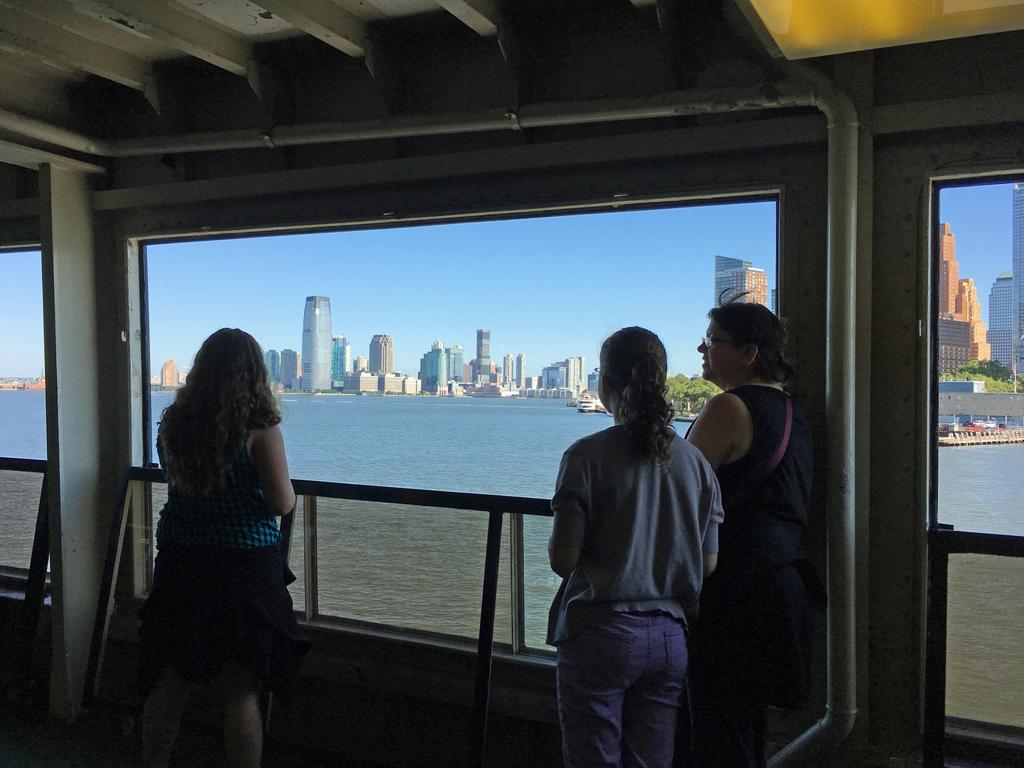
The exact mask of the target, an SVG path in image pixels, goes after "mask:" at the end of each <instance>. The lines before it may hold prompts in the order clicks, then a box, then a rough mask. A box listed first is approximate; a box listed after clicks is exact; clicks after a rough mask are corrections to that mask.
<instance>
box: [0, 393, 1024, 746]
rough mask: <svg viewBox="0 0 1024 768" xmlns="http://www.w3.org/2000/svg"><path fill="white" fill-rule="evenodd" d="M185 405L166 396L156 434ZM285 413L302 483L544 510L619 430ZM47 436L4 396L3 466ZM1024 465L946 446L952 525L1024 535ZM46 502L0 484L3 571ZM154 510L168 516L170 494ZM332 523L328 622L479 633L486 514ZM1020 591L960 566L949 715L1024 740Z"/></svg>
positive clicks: (324, 586) (492, 411)
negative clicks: (570, 470)
mask: <svg viewBox="0 0 1024 768" xmlns="http://www.w3.org/2000/svg"><path fill="white" fill-rule="evenodd" d="M171 397H172V394H171V393H165V392H154V393H153V413H154V417H155V418H154V421H155V420H156V419H157V418H159V413H160V411H161V410H162V408H163V407H164V406H165V405H166V404H167V403H169V402H170V399H171ZM280 405H281V409H282V415H283V417H284V421H283V423H282V429H283V431H284V434H285V441H286V445H287V452H288V460H289V465H290V470H291V474H292V476H293V477H295V478H302V479H307V480H326V481H334V482H350V483H365V484H370V485H388V486H403V487H411V488H427V489H436V490H453V491H471V492H483V493H496V494H507V495H513V496H526V497H540V498H547V497H549V496H550V494H551V491H552V489H553V485H554V480H555V475H556V473H557V470H558V462H559V458H560V457H561V454H562V451H564V450H565V448H566V447H568V446H569V445H570V444H571V443H572V442H573V441H574V440H576V439H578V438H580V437H583V436H584V435H587V434H590V433H592V432H595V431H597V430H600V429H604V428H606V427H608V426H610V424H611V419H610V418H609V417H607V416H605V415H601V414H580V413H577V412H576V410H575V409H571V408H567V407H565V403H564V401H559V400H532V399H522V400H520V399H485V398H428V397H400V396H394V397H374V396H363V397H356V396H332V395H325V396H311V395H291V394H288V395H284V396H283V397H282V399H281V403H280ZM44 424H45V421H44V396H43V393H41V392H7V391H0V456H17V457H25V458H43V457H44V456H45V433H44ZM681 426H685V425H681ZM155 433H156V429H155V428H154V430H153V434H154V435H155ZM1022 467H1024V445H1011V446H975V447H970V448H942V449H940V450H939V505H940V507H939V516H940V520H942V521H943V522H948V523H952V524H953V525H954V526H955V527H956V528H957V529H958V530H976V531H986V532H993V533H1010V534H1017V535H1021V534H1024V505H1021V504H1020V499H1021V498H1024V472H1022V471H1021V468H1022ZM38 495H39V479H38V478H37V477H35V476H32V475H24V474H22V473H3V474H2V476H0V563H3V564H10V565H17V566H21V567H25V566H27V563H28V555H29V550H30V547H31V536H32V526H33V521H34V516H35V509H36V505H37V503H38ZM154 497H155V503H156V505H157V506H156V508H159V503H160V498H161V489H159V488H157V489H155V491H154ZM317 513H318V514H317V518H318V525H317V542H318V550H317V557H318V576H319V578H318V610H319V613H320V615H322V616H325V617H338V618H345V619H355V620H360V621H368V622H373V623H378V624H389V625H394V626H399V627H405V628H410V629H417V630H424V631H430V632H438V633H443V634H452V635H459V636H463V637H474V636H475V635H476V631H477V622H478V619H479V595H480V586H481V576H482V573H483V549H484V541H485V537H486V525H487V521H486V515H484V514H481V513H475V512H461V511H456V510H442V509H426V508H417V507H399V506H392V505H384V504H375V503H367V502H349V501H336V500H328V499H319V500H318V507H317ZM301 522H302V515H301V511H300V514H299V515H298V519H297V520H296V523H297V524H299V525H297V527H296V536H295V538H294V540H293V547H292V552H291V561H292V566H293V570H294V571H295V572H296V574H297V575H299V577H300V578H299V581H298V582H296V584H294V585H292V594H293V597H294V600H295V603H296V607H297V608H299V607H301V606H302V605H303V604H304V600H305V597H306V595H305V590H304V584H303V579H302V577H301V574H302V570H303V563H304V554H305V553H304V552H303V548H302V537H301V535H299V533H298V532H299V531H300V530H301V527H299V526H300V525H301ZM922 525H924V521H923V516H922ZM549 532H550V520H549V519H546V518H527V519H526V521H525V525H524V545H525V566H526V568H525V582H526V584H525V586H526V634H527V643H528V645H530V646H532V647H538V648H540V647H544V646H543V641H544V628H545V623H546V618H547V609H548V606H549V605H550V602H551V598H552V596H553V595H554V592H555V590H556V589H557V586H558V581H557V578H556V577H555V576H554V574H552V573H551V571H550V570H549V568H548V565H547V552H546V543H547V537H548V534H549ZM507 538H508V537H507V528H506V536H505V552H504V555H503V559H502V572H501V580H500V582H499V604H498V616H497V623H496V628H495V636H496V639H498V640H502V641H506V642H507V641H508V639H509V637H510V605H509V592H510V586H509V579H508V573H509V570H508V562H509V558H508V550H507ZM1021 587H1024V560H1011V559H1008V558H994V557H982V556H975V555H963V556H956V557H954V558H952V559H951V563H950V600H949V657H948V666H949V669H948V682H949V685H948V692H947V699H948V701H947V707H948V710H949V714H950V715H953V716H957V717H964V718H969V719H979V720H986V721H990V722H997V723H1004V724H1009V725H1017V726H1022V727H1024V697H1021V696H1020V695H1019V691H1020V690H1024V651H1022V650H1021V645H1020V641H1019V639H1020V638H1021V637H1024V611H1021V610H1019V608H1020V597H1019V594H1020V589H1021Z"/></svg>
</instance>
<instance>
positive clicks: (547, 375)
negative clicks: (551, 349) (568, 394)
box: [540, 361, 569, 389]
mask: <svg viewBox="0 0 1024 768" xmlns="http://www.w3.org/2000/svg"><path fill="white" fill-rule="evenodd" d="M568 373H569V372H568V371H567V370H566V365H565V362H564V361H563V362H561V363H552V364H551V365H549V366H547V367H545V368H542V369H541V372H540V380H541V384H540V388H541V389H562V388H564V387H565V386H566V384H565V382H566V381H567V380H568Z"/></svg>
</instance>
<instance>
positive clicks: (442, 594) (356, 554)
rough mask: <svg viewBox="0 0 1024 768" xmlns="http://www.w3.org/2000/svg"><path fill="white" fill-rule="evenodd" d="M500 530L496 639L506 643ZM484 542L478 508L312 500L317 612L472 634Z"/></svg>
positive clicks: (505, 591)
mask: <svg viewBox="0 0 1024 768" xmlns="http://www.w3.org/2000/svg"><path fill="white" fill-rule="evenodd" d="M502 534H503V535H502V549H503V552H502V557H501V565H500V568H499V578H498V596H497V609H496V618H495V630H494V639H495V640H496V641H498V642H505V643H510V642H511V613H510V609H509V604H510V599H509V598H510V594H511V591H510V585H509V580H508V578H509V577H508V573H509V568H508V527H507V525H503V526H502ZM486 543H487V515H486V514H485V513H483V512H474V511H463V510H449V509H438V508H434V507H412V506H406V505H391V504H380V503H375V502H365V501H348V500H343V499H324V498H320V499H317V565H318V576H319V581H318V598H319V613H320V614H321V615H323V616H332V617H342V618H346V619H357V620H359V621H368V622H373V623H375V624H388V625H392V626H397V627H403V628H406V629H418V630H424V631H428V632H440V633H443V634H449V635H458V636H461V637H469V638H475V637H477V634H478V630H479V620H480V590H481V587H482V585H483V573H484V555H485V549H486Z"/></svg>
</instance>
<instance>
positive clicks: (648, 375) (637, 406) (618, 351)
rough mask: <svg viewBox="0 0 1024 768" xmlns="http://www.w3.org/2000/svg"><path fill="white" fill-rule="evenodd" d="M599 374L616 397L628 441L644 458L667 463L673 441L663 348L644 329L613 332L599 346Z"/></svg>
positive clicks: (666, 369) (658, 341) (659, 342)
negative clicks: (606, 381) (604, 377)
mask: <svg viewBox="0 0 1024 768" xmlns="http://www.w3.org/2000/svg"><path fill="white" fill-rule="evenodd" d="M601 374H602V375H604V376H607V377H608V381H609V383H610V384H611V387H612V389H613V390H614V391H615V393H616V394H617V395H618V396H619V398H620V402H619V411H618V413H617V414H616V416H617V417H618V419H619V421H620V422H621V423H622V425H623V427H625V429H626V434H627V435H629V439H630V442H632V444H633V446H634V447H635V448H636V450H637V451H639V453H640V454H641V455H642V456H643V457H644V458H646V459H657V460H658V461H661V462H663V463H664V464H665V465H667V464H668V462H669V459H670V457H671V454H670V452H669V449H670V448H671V445H672V440H673V439H674V438H675V434H676V433H675V430H674V429H672V417H673V416H675V410H674V409H673V408H672V403H671V402H670V401H669V399H668V389H667V383H666V382H667V378H668V363H667V359H666V355H665V345H664V344H662V343H661V339H659V338H658V337H657V335H656V334H654V333H651V332H650V331H648V330H647V329H646V328H639V327H637V326H632V327H630V328H623V329H622V330H620V331H616V332H615V333H613V334H612V335H611V336H609V337H608V338H607V339H605V342H604V344H603V345H601Z"/></svg>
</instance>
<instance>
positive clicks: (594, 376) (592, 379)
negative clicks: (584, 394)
mask: <svg viewBox="0 0 1024 768" xmlns="http://www.w3.org/2000/svg"><path fill="white" fill-rule="evenodd" d="M599 378H601V369H600V368H595V369H594V370H593V371H591V372H590V373H588V374H587V389H588V390H589V391H591V392H597V380H598V379H599Z"/></svg>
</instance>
